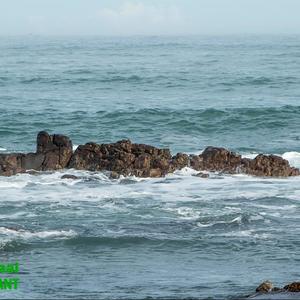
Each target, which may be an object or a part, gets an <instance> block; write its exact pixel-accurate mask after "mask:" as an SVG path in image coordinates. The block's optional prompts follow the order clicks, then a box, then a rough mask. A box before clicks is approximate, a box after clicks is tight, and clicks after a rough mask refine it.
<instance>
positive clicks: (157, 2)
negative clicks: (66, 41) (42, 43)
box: [0, 0, 300, 35]
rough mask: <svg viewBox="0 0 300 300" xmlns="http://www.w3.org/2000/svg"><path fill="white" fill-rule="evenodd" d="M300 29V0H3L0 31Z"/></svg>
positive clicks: (129, 32)
mask: <svg viewBox="0 0 300 300" xmlns="http://www.w3.org/2000/svg"><path fill="white" fill-rule="evenodd" d="M237 33H250V34H251V33H272V34H276V33H278V34H284V33H288V34H300V0H0V34H1V35H16V34H17V35H18V34H45V35H46V34H51V35H52V34H54V35H57V34H63V35H66V34H72V35H73V34H75V35H82V34H84V35H86V34H89V35H95V34H97V35H136V34H144V35H145V34H150V35H157V34H171V35H176V34H178V35H181V34H237Z"/></svg>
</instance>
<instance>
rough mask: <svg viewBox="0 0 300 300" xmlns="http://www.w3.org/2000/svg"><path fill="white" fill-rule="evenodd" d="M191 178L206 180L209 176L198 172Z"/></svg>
mask: <svg viewBox="0 0 300 300" xmlns="http://www.w3.org/2000/svg"><path fill="white" fill-rule="evenodd" d="M193 176H196V177H200V178H208V177H209V174H207V173H203V172H199V173H197V174H195V175H193Z"/></svg>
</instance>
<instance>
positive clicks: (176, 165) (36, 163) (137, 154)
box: [0, 131, 300, 178]
mask: <svg viewBox="0 0 300 300" xmlns="http://www.w3.org/2000/svg"><path fill="white" fill-rule="evenodd" d="M184 167H191V168H193V169H195V170H197V171H215V172H223V173H230V174H235V173H241V172H243V173H246V174H249V175H256V176H284V177H287V176H296V175H300V172H299V170H298V169H296V168H292V167H290V165H289V163H288V161H286V160H284V159H283V158H281V157H278V156H275V155H263V154H260V155H258V156H257V157H256V158H255V159H247V158H241V156H240V155H238V154H236V153H234V152H231V151H229V150H227V149H224V148H217V147H207V148H206V149H205V150H204V151H203V153H202V154H201V155H190V156H188V155H187V154H184V153H177V154H176V155H175V156H173V157H172V156H171V153H170V150H169V149H159V148H156V147H153V146H150V145H145V144H133V143H132V142H131V141H130V140H121V141H118V142H116V143H111V144H96V143H93V142H90V143H87V144H85V145H80V146H78V148H77V149H76V151H75V152H74V153H73V149H72V141H71V140H70V139H69V138H68V137H67V136H64V135H60V134H54V135H49V134H48V133H47V132H45V131H41V132H40V133H39V134H38V136H37V150H36V153H28V154H22V153H12V154H0V175H5V176H10V175H14V174H17V173H20V172H26V171H27V170H36V171H47V170H49V171H52V170H57V169H63V168H75V169H82V170H90V171H102V170H103V171H104V170H106V171H110V172H111V176H113V177H115V178H117V176H120V175H124V176H128V175H134V176H138V177H162V176H165V175H166V174H168V173H172V172H174V171H175V170H177V169H182V168H184ZM197 176H199V177H202V178H207V177H208V174H204V173H199V174H198V175H197Z"/></svg>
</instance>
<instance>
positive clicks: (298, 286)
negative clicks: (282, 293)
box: [284, 282, 300, 293]
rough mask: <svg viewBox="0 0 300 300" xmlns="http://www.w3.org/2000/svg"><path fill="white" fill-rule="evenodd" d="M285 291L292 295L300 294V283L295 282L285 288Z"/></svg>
mask: <svg viewBox="0 0 300 300" xmlns="http://www.w3.org/2000/svg"><path fill="white" fill-rule="evenodd" d="M284 290H286V291H288V292H292V293H299V292H300V282H293V283H290V284H288V285H286V286H285V287H284Z"/></svg>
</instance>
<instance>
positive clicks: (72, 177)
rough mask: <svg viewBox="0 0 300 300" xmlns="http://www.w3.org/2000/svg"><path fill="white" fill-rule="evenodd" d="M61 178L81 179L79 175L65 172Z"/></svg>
mask: <svg viewBox="0 0 300 300" xmlns="http://www.w3.org/2000/svg"><path fill="white" fill-rule="evenodd" d="M60 178H61V179H74V180H75V179H79V177H78V176H75V175H72V174H65V175H63V176H61V177H60Z"/></svg>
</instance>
